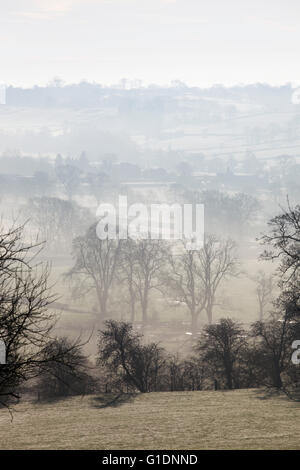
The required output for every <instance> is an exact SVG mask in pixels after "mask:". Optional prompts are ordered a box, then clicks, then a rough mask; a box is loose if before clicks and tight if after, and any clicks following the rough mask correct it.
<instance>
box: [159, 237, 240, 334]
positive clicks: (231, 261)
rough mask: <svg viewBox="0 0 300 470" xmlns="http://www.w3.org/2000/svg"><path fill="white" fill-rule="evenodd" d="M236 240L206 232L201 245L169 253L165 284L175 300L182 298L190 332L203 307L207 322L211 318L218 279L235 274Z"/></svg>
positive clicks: (195, 328) (194, 326)
mask: <svg viewBox="0 0 300 470" xmlns="http://www.w3.org/2000/svg"><path fill="white" fill-rule="evenodd" d="M234 248H235V244H234V243H233V242H232V241H230V240H228V241H225V242H223V241H220V240H218V239H217V238H216V237H214V236H212V235H209V236H206V238H205V242H204V246H203V248H201V249H199V250H193V251H192V250H186V249H185V246H184V244H183V251H182V252H181V253H180V254H178V255H171V256H170V257H169V261H170V267H171V269H170V273H169V274H167V280H168V284H169V286H170V287H171V289H172V293H173V296H175V297H176V300H178V301H180V302H183V303H184V304H185V305H186V306H187V308H188V310H189V312H190V314H191V317H192V325H191V327H192V332H193V333H194V334H195V333H196V331H197V320H198V317H199V315H200V313H201V312H202V311H204V310H205V311H206V313H207V318H208V322H209V323H211V322H212V317H213V307H214V305H215V303H216V295H217V291H218V289H219V287H220V285H221V283H222V282H223V281H224V280H225V279H226V278H228V277H229V276H233V275H236V273H237V271H236V266H237V260H236V257H235V254H234Z"/></svg>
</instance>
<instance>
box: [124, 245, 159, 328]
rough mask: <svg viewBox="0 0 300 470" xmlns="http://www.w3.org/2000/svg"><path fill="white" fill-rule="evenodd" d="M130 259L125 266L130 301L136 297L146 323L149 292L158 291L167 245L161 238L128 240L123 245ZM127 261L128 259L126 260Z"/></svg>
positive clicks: (145, 323)
mask: <svg viewBox="0 0 300 470" xmlns="http://www.w3.org/2000/svg"><path fill="white" fill-rule="evenodd" d="M125 249H127V250H129V251H127V254H126V255H125V256H126V257H127V260H128V256H130V257H131V261H130V262H129V265H128V266H127V270H126V271H127V276H126V278H127V283H128V287H129V289H132V291H131V295H132V301H133V300H134V298H135V296H136V297H137V299H138V301H139V304H140V306H141V311H142V321H143V325H144V326H146V325H147V323H148V310H149V301H150V294H151V292H152V291H153V290H158V291H160V290H161V289H162V287H163V283H164V280H163V278H162V276H161V273H162V268H163V267H164V266H165V263H166V260H167V245H166V243H164V242H163V241H162V240H149V239H139V240H129V241H128V243H127V244H126V245H125ZM128 261H129V260H128Z"/></svg>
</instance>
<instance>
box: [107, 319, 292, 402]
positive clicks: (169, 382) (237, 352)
mask: <svg viewBox="0 0 300 470" xmlns="http://www.w3.org/2000/svg"><path fill="white" fill-rule="evenodd" d="M299 334H300V322H299V321H295V320H293V321H291V320H288V319H287V318H286V317H285V318H284V319H283V320H282V319H280V318H279V317H277V318H276V317H275V316H274V317H273V318H272V319H270V320H269V321H267V322H260V321H259V322H256V323H254V324H252V325H251V328H250V329H249V330H248V331H246V330H245V329H244V328H243V327H242V326H241V325H240V324H239V323H238V322H235V321H233V320H232V319H229V318H227V319H221V320H220V322H219V323H217V324H214V325H207V326H206V327H205V328H204V329H203V331H202V334H201V335H200V338H199V339H198V341H197V342H196V343H195V345H194V348H193V349H194V353H193V355H191V356H190V357H188V358H185V359H180V358H179V357H178V356H173V355H170V354H168V353H167V352H166V351H165V350H164V349H163V348H161V347H160V346H159V344H157V343H146V344H145V343H143V338H142V336H141V335H140V334H139V333H137V332H135V331H134V329H133V327H132V325H131V324H129V323H125V322H116V321H113V320H109V321H107V322H106V328H105V329H104V330H102V331H100V334H99V356H98V363H99V365H101V366H103V367H104V368H105V369H106V371H107V373H106V376H105V377H106V380H107V382H106V384H105V390H107V388H109V389H110V390H120V389H121V390H122V389H123V390H125V391H128V390H131V391H136V390H138V391H139V392H142V393H145V392H151V391H174V390H203V389H211V388H213V387H214V388H215V389H229V390H232V389H236V388H251V387H260V386H266V387H269V388H275V389H278V390H279V389H280V390H284V391H286V392H287V393H288V394H290V395H293V394H294V393H295V392H297V393H298V392H299V385H300V371H299V368H297V365H296V364H294V363H293V362H292V361H291V357H292V353H293V349H292V344H293V341H294V340H295V339H297V338H299Z"/></svg>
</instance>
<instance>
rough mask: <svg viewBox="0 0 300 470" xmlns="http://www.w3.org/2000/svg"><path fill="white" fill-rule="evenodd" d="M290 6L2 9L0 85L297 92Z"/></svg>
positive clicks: (124, 2) (296, 34)
mask: <svg viewBox="0 0 300 470" xmlns="http://www.w3.org/2000/svg"><path fill="white" fill-rule="evenodd" d="M299 52H300V1H299V0H1V2H0V58H1V63H0V82H3V83H5V84H14V85H23V86H31V85H33V84H46V83H48V82H49V81H50V80H51V79H52V78H53V77H55V76H58V77H60V78H62V79H63V80H64V81H66V82H67V83H70V82H71V83H75V82H79V81H81V80H83V79H85V80H88V81H95V82H98V83H102V84H112V83H116V82H118V81H119V80H120V79H121V78H123V77H125V78H129V79H141V80H143V81H144V83H145V84H149V83H158V84H168V83H170V82H171V80H176V79H178V80H182V81H184V82H186V83H187V84H188V85H197V86H210V85H212V84H216V83H223V84H225V85H232V84H237V83H254V82H268V83H271V84H284V83H286V82H292V83H298V84H299V83H300V54H299Z"/></svg>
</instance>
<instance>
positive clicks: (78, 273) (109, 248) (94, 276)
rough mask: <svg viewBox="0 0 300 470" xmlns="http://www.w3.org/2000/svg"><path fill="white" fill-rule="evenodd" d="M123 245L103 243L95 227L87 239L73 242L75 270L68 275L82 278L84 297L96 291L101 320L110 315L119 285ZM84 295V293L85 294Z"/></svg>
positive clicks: (118, 242) (117, 240) (112, 241)
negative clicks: (118, 273)
mask: <svg viewBox="0 0 300 470" xmlns="http://www.w3.org/2000/svg"><path fill="white" fill-rule="evenodd" d="M121 243H122V240H119V239H109V238H106V239H105V240H101V239H100V238H98V236H97V233H96V225H92V226H91V227H90V228H89V230H88V231H87V233H86V235H84V236H81V237H77V238H76V239H75V240H74V242H73V257H74V260H75V263H74V266H73V268H72V269H71V270H70V271H69V273H68V275H69V276H71V278H72V277H75V278H80V280H81V281H82V287H83V289H84V293H88V292H90V291H95V292H96V296H97V300H98V305H99V313H100V316H101V319H102V320H103V319H105V318H107V316H108V313H109V300H110V298H111V294H112V290H113V287H114V285H115V281H116V274H117V269H118V264H119V262H120V254H121ZM82 292H83V291H82Z"/></svg>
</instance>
